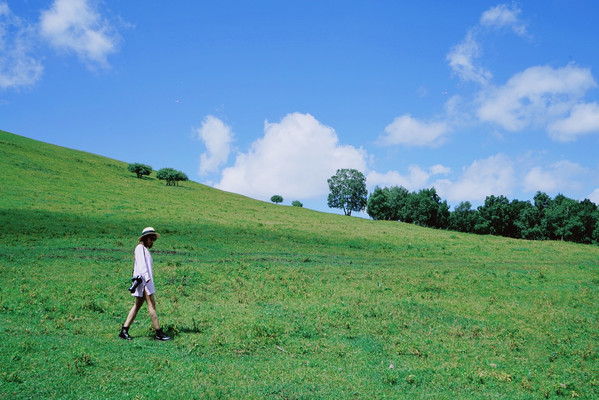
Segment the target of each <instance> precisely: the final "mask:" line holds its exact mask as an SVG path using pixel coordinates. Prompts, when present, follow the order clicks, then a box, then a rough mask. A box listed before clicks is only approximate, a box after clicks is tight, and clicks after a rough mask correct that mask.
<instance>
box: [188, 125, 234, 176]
mask: <svg viewBox="0 0 599 400" xmlns="http://www.w3.org/2000/svg"><path fill="white" fill-rule="evenodd" d="M196 133H197V136H198V138H199V139H200V140H202V141H203V142H204V144H205V146H206V152H204V153H202V154H201V155H200V168H199V173H200V175H206V174H208V173H211V172H218V171H219V169H220V167H221V166H222V165H223V164H224V163H226V162H227V158H229V153H230V151H231V142H232V141H233V137H234V134H233V131H232V130H231V127H230V126H228V125H227V124H225V123H224V122H223V121H221V120H220V119H218V118H216V117H214V116H212V115H209V116H207V117H206V118H204V121H203V122H202V126H201V128H199V129H198V130H197V131H196Z"/></svg>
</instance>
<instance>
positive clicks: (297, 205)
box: [291, 200, 304, 207]
mask: <svg viewBox="0 0 599 400" xmlns="http://www.w3.org/2000/svg"><path fill="white" fill-rule="evenodd" d="M291 205H292V206H293V207H303V206H304V205H303V204H302V202H301V201H299V200H294V201H293V202H292V203H291Z"/></svg>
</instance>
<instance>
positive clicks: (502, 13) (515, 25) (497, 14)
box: [480, 4, 528, 36]
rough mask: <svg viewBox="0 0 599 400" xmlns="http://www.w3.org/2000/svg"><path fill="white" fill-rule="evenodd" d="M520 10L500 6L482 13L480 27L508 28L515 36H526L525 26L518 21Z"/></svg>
mask: <svg viewBox="0 0 599 400" xmlns="http://www.w3.org/2000/svg"><path fill="white" fill-rule="evenodd" d="M521 12H522V10H521V9H520V8H519V7H517V6H515V5H512V6H511V7H510V6H508V5H506V4H500V5H498V6H496V7H492V8H490V9H488V10H487V11H485V12H483V14H482V15H481V17H480V25H481V26H484V27H488V28H494V29H502V28H508V29H510V30H512V31H513V32H514V33H515V34H516V35H519V36H527V35H528V33H527V31H526V24H524V22H522V21H521V20H520V14H521Z"/></svg>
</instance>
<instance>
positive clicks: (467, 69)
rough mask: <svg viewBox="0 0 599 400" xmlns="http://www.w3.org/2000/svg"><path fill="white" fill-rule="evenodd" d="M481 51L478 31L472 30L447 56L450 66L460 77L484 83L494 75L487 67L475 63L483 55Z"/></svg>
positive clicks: (464, 79)
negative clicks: (477, 35) (477, 36)
mask: <svg viewBox="0 0 599 400" xmlns="http://www.w3.org/2000/svg"><path fill="white" fill-rule="evenodd" d="M481 51H482V50H481V46H480V43H479V42H478V40H477V38H476V31H475V30H471V31H469V32H468V33H467V34H466V37H465V38H464V40H463V41H462V42H460V43H459V44H457V45H456V46H454V47H453V48H452V49H451V51H450V52H449V54H447V57H446V58H447V61H449V66H450V67H451V69H452V70H453V72H454V73H455V74H456V75H457V76H458V77H459V78H460V79H462V80H463V81H472V82H476V83H478V84H481V85H484V84H486V83H487V82H488V81H489V80H490V79H491V78H492V77H493V75H492V74H491V72H490V71H488V70H487V69H485V68H483V67H481V66H477V65H475V63H474V60H475V59H477V58H479V57H480V56H481Z"/></svg>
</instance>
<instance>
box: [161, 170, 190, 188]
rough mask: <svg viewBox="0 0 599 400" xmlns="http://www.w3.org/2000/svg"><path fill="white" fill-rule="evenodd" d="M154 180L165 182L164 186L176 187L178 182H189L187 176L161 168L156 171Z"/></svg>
mask: <svg viewBox="0 0 599 400" xmlns="http://www.w3.org/2000/svg"><path fill="white" fill-rule="evenodd" d="M156 178H158V179H160V180H161V181H166V186H178V185H179V182H181V181H187V180H189V178H188V177H187V175H185V174H184V173H183V172H181V171H177V170H176V169H174V168H162V169H160V170H158V172H157V173H156Z"/></svg>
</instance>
